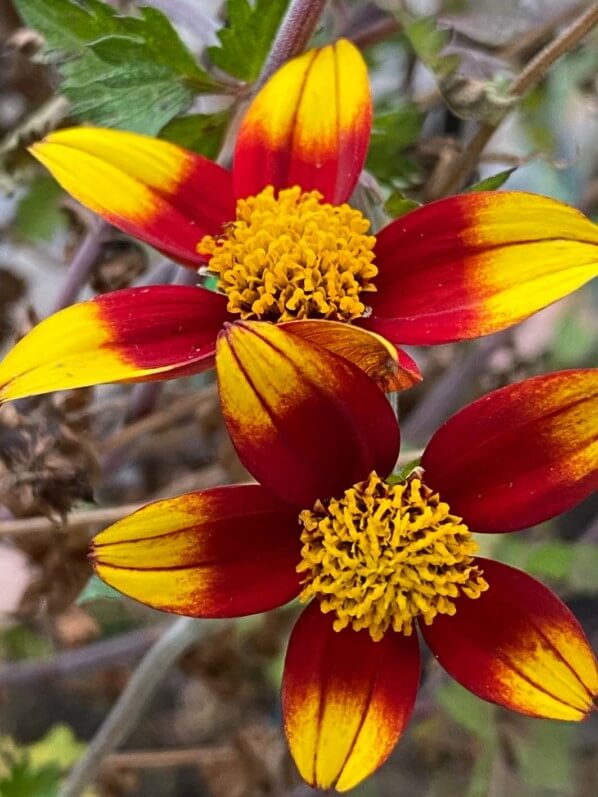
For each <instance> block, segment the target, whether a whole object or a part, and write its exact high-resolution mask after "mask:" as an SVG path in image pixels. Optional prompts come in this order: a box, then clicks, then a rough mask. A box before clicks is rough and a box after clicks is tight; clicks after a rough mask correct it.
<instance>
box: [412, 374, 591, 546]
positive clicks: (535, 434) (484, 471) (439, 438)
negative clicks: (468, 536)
mask: <svg viewBox="0 0 598 797" xmlns="http://www.w3.org/2000/svg"><path fill="white" fill-rule="evenodd" d="M421 464H422V467H423V468H424V471H425V475H424V479H425V481H426V483H427V484H428V485H429V486H430V487H432V488H433V489H434V490H437V491H438V492H439V493H440V495H441V497H442V499H443V500H444V501H447V503H448V504H450V507H451V510H452V511H453V512H454V513H456V514H457V515H460V516H461V517H462V518H463V519H464V520H465V522H466V523H467V525H468V526H469V527H470V528H471V529H472V530H473V531H491V532H500V531H516V530H518V529H522V528H527V527H528V526H532V525H534V524H535V523H541V522H542V521H544V520H547V519H549V518H551V517H554V516H556V515H558V514H560V513H561V512H564V511H565V510H567V509H570V508H571V507H573V506H575V504H577V503H578V502H579V501H582V500H583V499H584V498H586V497H587V496H588V495H590V494H591V493H592V492H593V491H594V490H596V489H598V369H592V368H588V369H579V370H571V371H561V372H557V373H553V374H547V375H546V376H537V377H534V378H533V379H526V380H525V381H523V382H519V383H518V384H515V385H509V386H507V387H504V388H501V389H500V390H495V391H493V392H492V393H489V394H488V395H486V396H483V397H482V398H480V399H478V400H477V401H474V402H473V403H472V404H470V405H469V406H468V407H465V408H464V409H462V410H460V411H459V412H458V413H457V414H456V415H453V417H452V418H450V419H449V420H448V421H447V422H446V423H445V424H444V426H442V427H441V428H440V429H439V430H438V431H437V432H436V433H435V434H434V436H433V437H432V439H431V440H430V442H429V444H428V446H427V448H426V450H425V452H424V455H423V457H422V461H421Z"/></svg>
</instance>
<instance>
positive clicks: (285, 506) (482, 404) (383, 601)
mask: <svg viewBox="0 0 598 797" xmlns="http://www.w3.org/2000/svg"><path fill="white" fill-rule="evenodd" d="M218 348H219V358H220V359H219V369H218V378H219V383H220V393H221V400H222V407H223V412H224V415H225V418H226V421H227V425H228V428H229V431H230V434H231V436H232V439H233V442H234V444H235V446H236V448H237V451H238V453H239V456H240V458H241V460H242V461H243V462H244V464H245V465H246V466H247V467H248V469H249V470H250V471H251V472H252V473H253V474H254V475H255V476H256V477H257V479H258V480H259V482H260V484H247V485H236V486H230V487H219V488H215V489H209V490H205V491H200V492H195V493H189V494H187V495H183V496H179V497H177V498H173V499H169V500H165V501H159V502H157V503H153V504H150V505H148V506H146V507H144V508H143V509H141V510H139V511H138V512H136V513H134V514H133V515H131V516H129V517H127V518H125V519H124V520H122V521H120V522H118V523H116V524H114V525H113V526H111V527H110V528H108V529H106V530H105V531H103V532H101V533H100V534H99V535H98V536H97V537H96V538H95V540H94V544H93V561H94V566H95V568H96V571H97V573H98V574H99V576H100V577H101V578H102V579H104V581H106V582H107V583H108V584H110V585H112V586H113V587H115V588H116V589H118V590H120V591H121V592H123V593H125V594H127V595H129V596H131V597H133V598H135V599H137V600H139V601H142V602H143V603H146V604H149V605H150V606H153V607H156V608H158V609H162V610H165V611H169V612H174V613H178V614H184V615H190V616H194V617H234V616H239V615H245V614H250V613H254V612H261V611H264V610H268V609H272V608H274V607H276V606H280V605H282V604H284V603H286V602H287V601H289V600H291V599H293V598H294V597H297V596H299V598H300V600H301V601H302V602H309V605H308V606H307V608H306V609H305V610H304V611H303V613H302V614H301V616H300V617H299V619H298V621H297V623H296V625H295V627H294V629H293V631H292V634H291V639H290V642H289V647H288V652H287V655H286V661H285V670H284V677H283V687H282V703H283V711H284V722H285V729H286V734H287V738H288V741H289V745H290V749H291V752H292V754H293V757H294V759H295V761H296V763H297V766H298V768H299V771H300V773H301V775H302V776H303V777H304V778H305V780H306V781H307V782H309V783H310V784H313V785H317V786H319V787H321V788H330V787H334V788H336V789H337V790H339V791H346V790H348V789H350V788H352V787H353V786H354V785H356V784H357V783H358V782H359V781H361V780H362V779H363V778H365V777H367V776H368V775H369V774H371V773H372V772H373V771H374V770H375V769H376V768H377V767H378V766H379V765H380V764H381V763H382V762H383V761H384V760H385V759H386V757H387V756H388V755H389V754H390V752H391V750H392V748H393V747H394V745H395V743H396V742H397V740H398V738H399V736H400V735H401V733H402V731H403V729H404V727H405V725H406V723H407V721H408V719H409V716H410V713H411V711H412V708H413V705H414V702H415V697H416V692H417V688H418V682H419V677H420V650H419V644H418V634H417V629H419V632H420V633H421V635H422V636H423V638H424V639H425V641H426V643H427V644H428V646H429V647H430V649H431V650H432V652H433V653H434V655H435V656H436V658H437V659H438V660H439V662H440V663H441V665H442V666H443V667H444V668H445V669H446V671H447V672H448V673H449V674H450V675H452V676H453V677H454V678H455V679H456V680H457V681H459V682H460V683H461V684H463V685H464V686H465V687H467V688H468V689H470V690H471V691H472V692H474V693H475V694H476V695H479V696H480V697H482V698H483V699H485V700H489V701H492V702H495V703H499V704H501V705H503V706H506V707H508V708H511V709H513V710H515V711H519V712H522V713H524V714H529V715H532V716H536V717H547V718H554V719H560V720H581V719H583V718H584V717H585V716H586V715H587V714H588V712H589V711H590V710H591V708H592V703H593V699H594V697H595V696H596V695H597V694H598V672H597V669H596V662H595V659H594V657H593V654H592V652H591V650H590V647H589V645H588V642H587V640H586V638H585V636H584V634H583V631H582V629H581V628H580V626H579V624H578V622H577V621H576V620H575V618H574V617H573V615H572V614H571V612H570V611H569V610H568V609H567V608H566V606H565V605H564V604H563V603H561V601H560V600H559V599H558V598H557V597H556V596H555V595H554V594H552V593H551V592H550V591H549V590H548V589H547V588H546V587H544V586H543V585H541V584H540V583H539V582H537V581H536V580H534V579H533V578H531V577H530V576H528V575H526V574H525V573H523V572H521V571H520V570H516V569H514V568H512V567H509V566H507V565H504V564H501V563H499V562H496V561H490V560H487V559H484V558H480V557H478V556H476V550H477V545H476V542H475V540H474V538H473V536H472V532H501V531H515V530H517V529H522V528H524V527H526V526H529V525H531V524H535V523H538V522H541V521H543V520H546V519H548V518H550V517H553V516H555V515H556V514H557V513H559V512H563V511H565V510H567V509H569V508H570V507H572V506H573V505H575V504H576V503H577V502H578V501H580V500H582V499H583V498H584V497H586V496H587V495H589V494H590V492H591V491H592V490H594V489H595V488H596V487H598V369H586V370H571V371H563V372H560V373H555V374H551V375H548V376H540V377H536V378H533V379H529V380H527V381H524V382H521V383H519V384H515V385H511V386H509V387H505V388H502V389H500V390H497V391H495V392H493V393H490V394H489V395H487V396H485V397H483V398H481V399H479V400H478V401H475V402H474V403H473V404H470V405H469V406H468V407H466V408H465V409H463V410H461V411H460V412H458V413H457V414H456V415H454V416H453V417H452V418H451V419H450V420H449V421H448V422H447V423H446V424H445V425H444V426H443V427H442V428H440V429H439V430H438V431H437V432H436V434H435V435H434V436H433V437H432V439H431V440H430V442H429V444H428V446H427V448H426V450H425V452H424V454H423V458H422V461H421V468H417V469H416V470H414V471H413V472H412V473H411V474H410V475H409V476H408V477H407V478H405V479H403V480H398V479H397V478H396V477H393V476H389V474H390V473H391V472H392V469H393V466H394V464H395V460H396V458H397V455H398V451H399V431H398V427H397V423H396V420H395V418H394V415H393V413H392V410H391V408H390V406H389V404H388V402H387V401H386V399H385V397H384V394H383V393H382V392H381V391H380V390H379V389H378V388H377V386H376V385H375V384H374V383H373V382H372V380H370V379H369V378H368V377H367V375H365V374H364V373H363V371H361V370H360V369H359V368H357V367H356V366H355V365H353V364H352V363H350V362H348V361H346V360H344V359H342V358H340V357H339V356H338V355H335V354H332V353H330V352H328V351H326V350H324V349H322V348H321V347H318V346H314V345H313V344H312V343H311V342H309V341H307V340H305V339H302V338H300V337H298V336H293V335H289V333H288V332H287V331H285V330H284V329H281V328H280V327H276V326H274V325H272V324H265V323H261V322H243V321H241V322H237V323H235V324H232V325H229V326H228V327H227V328H226V329H225V330H224V331H223V332H222V333H221V334H220V336H219V340H218ZM523 449H524V456H523V455H522V450H523Z"/></svg>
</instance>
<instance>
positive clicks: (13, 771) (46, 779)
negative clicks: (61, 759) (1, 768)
mask: <svg viewBox="0 0 598 797" xmlns="http://www.w3.org/2000/svg"><path fill="white" fill-rule="evenodd" d="M59 783H60V769H59V767H58V766H56V765H55V764H46V765H45V766H43V767H38V768H35V767H33V766H32V764H31V762H30V760H29V757H28V756H27V755H21V756H19V757H18V759H16V760H15V761H13V762H12V764H11V767H10V771H9V772H8V774H7V775H6V776H5V777H3V778H2V779H1V780H0V795H2V797H57V795H58V786H59Z"/></svg>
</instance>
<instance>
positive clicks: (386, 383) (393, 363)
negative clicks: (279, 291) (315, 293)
mask: <svg viewBox="0 0 598 797" xmlns="http://www.w3.org/2000/svg"><path fill="white" fill-rule="evenodd" d="M280 326H281V327H283V328H285V329H288V330H289V331H290V332H293V333H294V334H295V335H299V336H300V337H302V338H304V339H305V340H309V341H311V342H312V343H316V344H317V345H318V346H322V347H323V348H325V349H328V351H331V352H334V354H338V355H339V356H340V357H344V359H346V360H349V361H350V362H352V363H354V364H355V365H357V366H359V368H361V370H362V371H365V373H366V374H367V375H368V376H369V377H371V378H372V379H373V380H374V381H375V382H377V384H378V385H379V386H380V388H381V389H382V390H385V391H388V392H391V391H394V390H407V389H408V388H410V387H413V385H416V384H418V382H421V380H422V375H421V373H420V370H419V368H418V367H417V364H416V363H415V361H414V360H413V359H412V358H411V357H410V356H409V355H408V354H407V353H406V352H404V351H402V350H401V349H397V348H396V346H393V344H392V343H389V342H388V341H387V340H385V339H384V338H383V337H382V336H381V335H376V334H375V333H374V332H368V331H367V330H365V329H361V327H356V326H354V325H353V324H343V323H341V322H340V321H327V320H322V319H318V320H301V321H286V322H284V323H282V324H280Z"/></svg>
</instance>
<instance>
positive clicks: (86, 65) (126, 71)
mask: <svg viewBox="0 0 598 797" xmlns="http://www.w3.org/2000/svg"><path fill="white" fill-rule="evenodd" d="M15 3H16V5H17V8H18V10H19V12H20V14H21V16H22V17H23V20H24V21H25V23H26V24H27V25H29V26H30V27H32V28H35V29H36V30H38V31H39V32H40V33H41V34H42V35H43V36H44V37H45V39H46V50H45V54H46V58H47V59H48V60H51V61H53V62H55V63H56V64H57V65H58V67H59V70H60V72H61V75H62V77H63V83H62V86H61V89H62V91H63V93H64V94H65V96H66V97H67V98H68V99H69V100H70V101H71V102H72V104H73V108H72V112H73V114H74V115H76V116H78V117H80V118H81V119H83V120H84V121H86V122H90V123H93V124H98V125H107V126H110V127H120V128H124V129H127V130H134V131H137V132H142V133H147V134H149V135H154V134H156V133H157V132H158V131H159V130H160V129H161V128H162V127H163V126H164V125H165V124H166V123H167V122H169V121H170V120H171V119H172V118H174V116H176V115H177V114H178V113H181V111H184V110H185V109H186V108H187V107H188V106H189V105H190V103H191V101H192V99H193V97H194V95H195V94H196V93H197V92H201V91H203V92H214V91H215V90H217V84H216V82H215V81H214V80H213V79H212V78H211V77H210V76H209V75H208V74H207V73H206V72H205V71H204V70H203V69H201V68H200V67H199V66H198V65H197V64H196V62H195V60H194V58H193V56H192V55H191V53H190V52H189V51H188V50H187V48H186V47H185V45H184V44H183V43H182V41H181V40H180V38H179V37H178V35H177V33H176V31H175V30H174V28H173V27H172V25H171V24H170V22H169V21H168V18H167V17H166V16H165V15H164V14H162V12H160V11H157V10H156V9H153V8H142V9H140V16H139V17H130V16H123V15H120V14H118V13H117V11H116V10H114V9H113V8H111V7H110V6H108V5H107V4H106V3H103V2H100V0H80V2H75V0H15Z"/></svg>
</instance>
